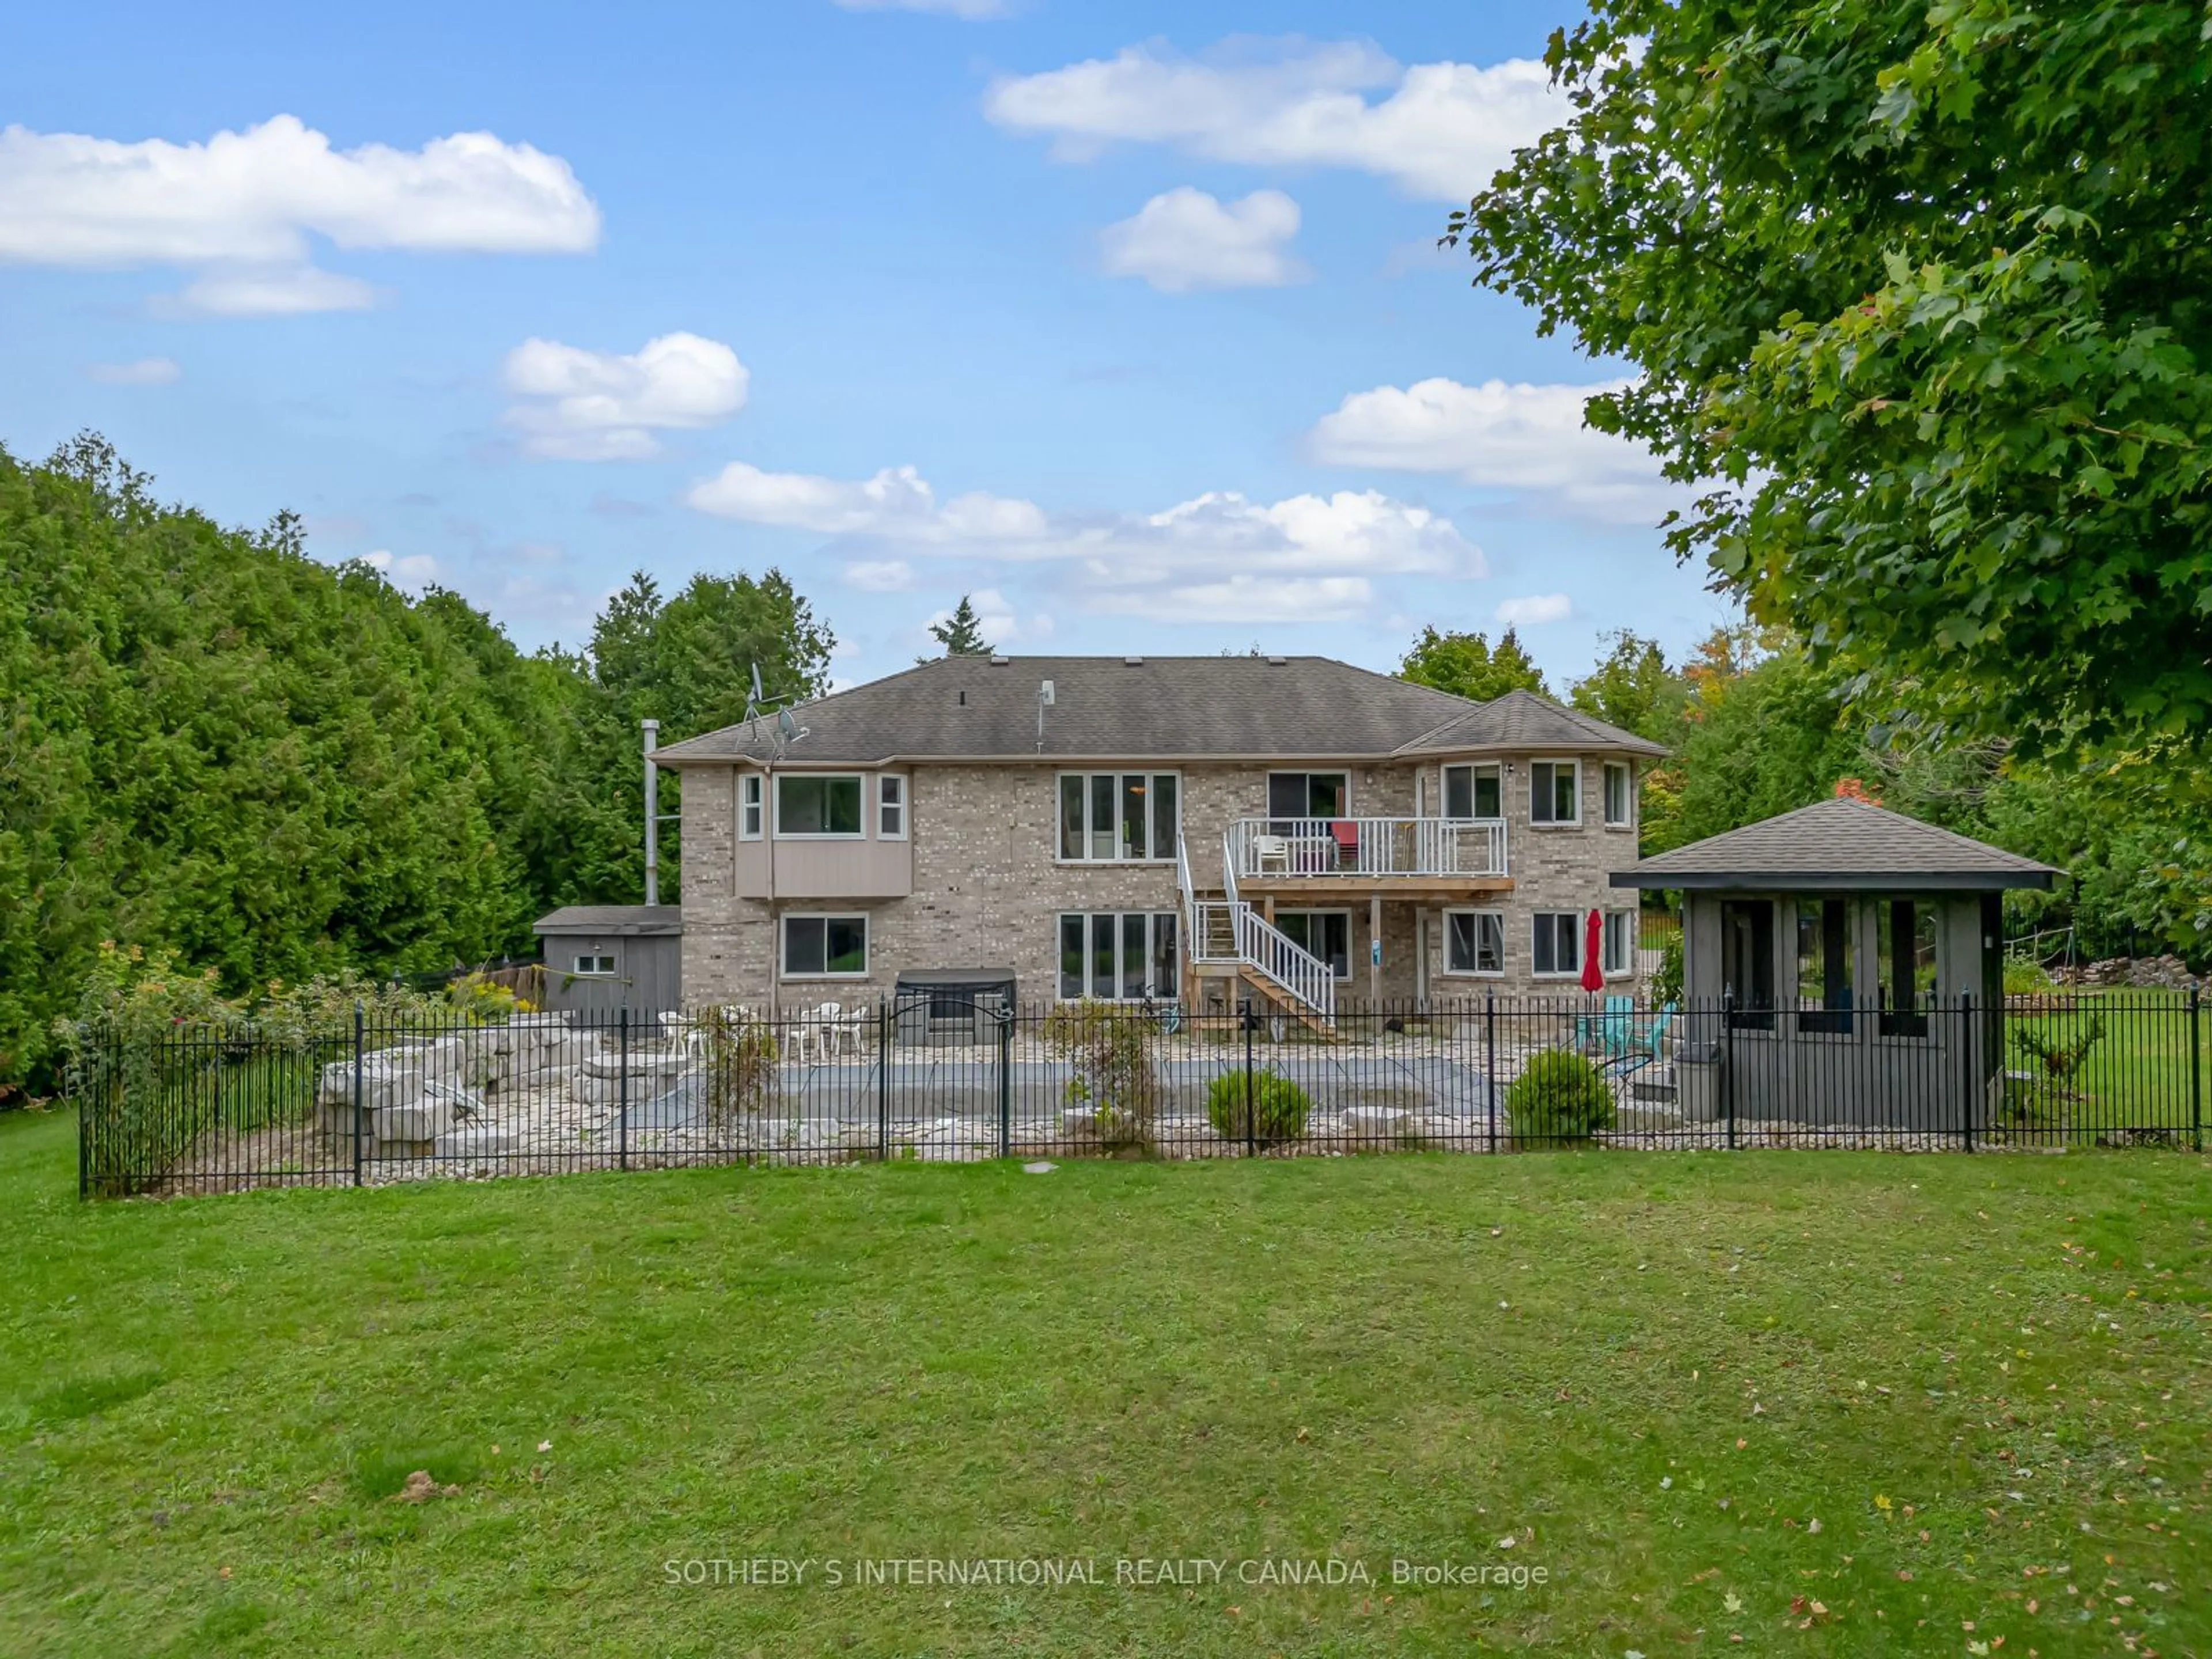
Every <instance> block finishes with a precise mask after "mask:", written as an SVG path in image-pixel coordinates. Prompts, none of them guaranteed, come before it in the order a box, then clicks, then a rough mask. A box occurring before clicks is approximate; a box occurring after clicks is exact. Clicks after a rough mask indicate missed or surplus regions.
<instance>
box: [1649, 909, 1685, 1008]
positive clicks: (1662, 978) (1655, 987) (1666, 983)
mask: <svg viewBox="0 0 2212 1659" xmlns="http://www.w3.org/2000/svg"><path fill="white" fill-rule="evenodd" d="M1651 996H1652V1000H1654V1001H1656V1002H1662V1003H1667V1002H1671V1003H1674V1004H1675V1005H1677V1006H1680V1003H1681V1000H1682V930H1681V929H1680V928H1679V927H1678V928H1676V929H1675V930H1674V932H1673V933H1669V934H1668V935H1667V942H1666V944H1664V945H1662V946H1660V948H1659V967H1658V970H1657V971H1656V973H1654V974H1653V975H1651Z"/></svg>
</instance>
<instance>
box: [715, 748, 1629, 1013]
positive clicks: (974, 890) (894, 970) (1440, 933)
mask: <svg viewBox="0 0 2212 1659" xmlns="http://www.w3.org/2000/svg"><path fill="white" fill-rule="evenodd" d="M1583 759H1584V764H1583V779H1582V783H1583V823H1582V824H1581V826H1580V827H1578V828H1572V829H1534V828H1532V827H1531V825H1530V823H1529V819H1528V762H1527V760H1526V759H1524V758H1519V757H1516V758H1514V759H1512V760H1510V761H1509V762H1507V764H1509V765H1510V766H1511V767H1512V772H1511V775H1509V776H1507V777H1506V778H1505V779H1504V786H1505V787H1504V800H1505V812H1506V821H1507V826H1508V828H1507V848H1508V857H1509V860H1510V866H1511V870H1512V874H1513V878H1514V883H1515V885H1514V889H1513V890H1512V891H1511V892H1510V894H1507V895H1505V896H1502V897H1501V898H1500V899H1498V901H1497V902H1495V903H1494V904H1492V905H1491V906H1490V907H1489V908H1496V909H1498V910H1501V911H1503V912H1504V917H1505V972H1504V975H1501V976H1498V977H1483V978H1475V977H1468V976H1462V975H1447V974H1446V973H1445V972H1444V971H1443V965H1444V929H1443V919H1442V908H1443V907H1442V906H1441V904H1439V903H1437V902H1433V901H1429V902H1424V903H1423V904H1421V905H1420V906H1419V907H1417V906H1416V905H1415V904H1413V903H1412V902H1407V901H1404V900H1386V902H1385V903H1384V905H1383V974H1382V976H1381V991H1382V994H1383V996H1384V997H1385V998H1387V999H1404V998H1411V997H1413V996H1414V995H1415V994H1417V992H1418V990H1419V985H1420V981H1421V969H1420V966H1419V962H1418V957H1419V954H1420V952H1419V951H1418V950H1417V948H1416V939H1417V936H1418V932H1417V930H1419V929H1420V928H1421V927H1422V925H1423V924H1422V923H1421V922H1420V921H1417V917H1425V933H1426V935H1427V940H1428V948H1427V955H1428V958H1429V960H1428V964H1427V984H1428V989H1429V994H1431V996H1432V997H1439V998H1441V997H1462V996H1465V997H1480V996H1481V995H1482V994H1484V993H1486V992H1490V991H1495V992H1497V993H1498V994H1501V995H1528V994H1540V995H1541V994H1570V993H1571V994H1577V995H1579V994H1580V992H1579V990H1578V989H1577V987H1576V986H1575V984H1574V981H1572V980H1571V979H1567V980H1552V979H1536V978H1534V976H1533V975H1532V974H1531V972H1530V969H1529V956H1530V931H1531V924H1530V920H1529V918H1530V916H1531V915H1532V914H1533V913H1534V912H1535V911H1537V910H1540V909H1554V908H1556V909H1564V910H1574V911H1577V913H1585V912H1587V911H1588V910H1589V908H1591V907H1592V906H1593V905H1595V906H1597V907H1599V908H1606V909H1613V908H1619V909H1622V910H1627V911H1633V909H1634V908H1635V895H1634V894H1633V893H1632V892H1629V891H1626V890H1614V889H1612V888H1609V887H1608V886H1607V884H1606V878H1607V875H1608V874H1609V873H1610V872H1612V871H1613V870H1616V869H1620V868H1625V867H1626V866H1627V865H1628V864H1630V863H1632V862H1633V861H1634V859H1635V856H1636V836H1635V831H1634V830H1633V829H1606V828H1604V827H1603V825H1602V823H1601V818H1602V816H1603V814H1602V811H1601V805H1602V798H1601V787H1602V785H1601V777H1600V769H1599V765H1598V757H1583ZM1060 770H1061V769H1060V767H1058V766H1056V765H1054V764H1050V763H1047V764H1042V765H1036V766H951V765H948V766H916V767H913V768H910V769H908V773H909V775H910V777H911V779H912V784H911V793H912V797H913V799H912V805H911V808H910V813H911V829H910V833H911V835H912V836H913V849H914V892H913V894H912V896H909V897H906V898H899V899H887V900H878V901H869V900H846V901H822V900H800V901H793V902H790V903H788V904H786V905H784V906H781V907H780V908H781V910H782V911H784V912H786V913H788V912H793V911H804V912H811V913H819V912H825V911H828V912H834V913H836V914H839V915H866V917H867V918H868V929H869V937H868V967H869V972H868V974H867V975H866V977H865V978H859V979H843V978H840V979H819V980H787V981H782V983H781V986H780V987H776V988H777V989H778V990H779V992H780V1000H781V1003H782V1004H783V1006H787V1007H790V1006H803V1005H809V1004H812V1003H815V1002H820V1001H828V1000H835V1001H840V1002H844V1003H847V1004H848V1005H849V1004H852V1003H854V1002H860V1003H872V1002H873V1000H875V999H876V998H877V997H878V996H887V995H889V994H890V991H891V989H892V987H893V986H894V985H895V983H896V981H897V978H898V975H899V974H900V973H901V972H902V970H906V969H962V968H994V969H995V968H1011V969H1012V970H1013V972H1014V975H1015V976H1016V980H1017V981H1018V987H1019V994H1020V995H1021V996H1022V998H1023V999H1024V1000H1030V999H1038V1000H1042V999H1046V998H1049V997H1051V996H1054V994H1057V990H1058V985H1059V954H1058V939H1059V932H1058V919H1059V917H1060V915H1061V914H1062V913H1063V912H1068V911H1080V912H1086V913H1097V912H1104V911H1127V910H1152V911H1172V910H1177V909H1179V908H1180V905H1181V899H1180V896H1179V893H1178V890H1177V888H1176V872H1175V866H1174V864H1173V862H1172V861H1171V860H1170V861H1165V862H1161V863H1147V864H1098V865H1091V864H1077V863H1060V862H1059V861H1057V860H1056V859H1055V857H1054V852H1055V837H1056V834H1057V829H1058V793H1057V791H1058V784H1057V780H1058V777H1059V775H1060ZM1176 770H1179V771H1180V773H1181V775H1182V824H1183V833H1184V837H1185V839H1186V841H1187V842H1188V846H1189V848H1190V857H1191V865H1192V874H1193V878H1194V881H1195V883H1196V884H1197V885H1198V887H1199V889H1200V890H1201V891H1215V890H1218V889H1219V888H1220V885H1221V879H1222V876H1221V852H1220V847H1221V832H1222V829H1224V827H1225V825H1226V824H1227V823H1228V822H1229V821H1230V820H1231V819H1232V818H1237V817H1261V816H1263V815H1264V814H1265V812H1266V811H1267V770H1268V769H1267V768H1266V767H1263V766H1247V767H1192V766H1185V767H1182V768H1178V769H1176ZM1350 770H1351V773H1352V811H1353V812H1354V813H1355V814H1359V815H1368V816H1387V815H1390V814H1395V813H1410V812H1411V811H1413V808H1414V805H1415V781H1414V779H1415V771H1416V769H1415V768H1413V767H1412V766H1409V765H1396V766H1380V765H1378V766H1375V767H1372V768H1370V767H1363V766H1358V765H1354V766H1353V767H1352V768H1351V769H1350ZM1419 770H1420V771H1421V772H1422V773H1423V774H1424V775H1423V777H1422V780H1421V783H1420V786H1419V787H1420V797H1419V799H1420V800H1421V801H1422V803H1423V804H1424V805H1425V810H1426V811H1429V812H1431V813H1433V812H1435V811H1437V808H1438V805H1439V804H1440V802H1441V801H1442V799H1443V795H1442V783H1441V779H1440V776H1439V773H1438V768H1437V765H1436V764H1435V763H1428V764H1426V765H1425V766H1424V767H1422V768H1420V769H1419ZM736 800H737V794H736V781H735V771H734V769H725V768H720V767H698V768H690V769H687V775H686V784H685V787H684V792H683V823H682V829H683V836H684V840H683V850H684V995H685V997H686V999H687V1000H691V1001H694V1002H700V1001H738V1002H744V1003H749V1004H752V1005H754V1006H766V1004H767V1003H768V1002H769V992H770V988H771V984H772V979H773V975H774V973H775V951H774V948H773V944H774V941H773V938H772V935H771V932H770V929H769V920H768V914H769V913H768V906H767V905H766V904H765V903H764V902H761V901H758V900H752V899H741V898H738V897H737V896H734V894H733V892H732V885H733V882H732V854H733V849H734V846H735V830H736ZM1278 908H1279V910H1280V909H1289V908H1303V907H1297V906H1294V905H1293V904H1291V902H1287V901H1279V902H1278ZM1311 908H1339V909H1348V910H1349V911H1350V912H1351V957H1352V977H1351V979H1350V980H1349V981H1345V982H1341V983H1340V986H1339V992H1340V995H1344V996H1347V997H1352V998H1356V999H1360V1000H1364V998H1365V997H1366V995H1367V994H1368V988H1369V984H1370V980H1369V970H1368V961H1369V945H1370V934H1369V908H1368V905H1367V902H1366V901H1365V900H1364V899H1356V900H1351V901H1346V900H1343V899H1335V900H1323V901H1319V902H1316V904H1315V905H1314V906H1313V907H1311ZM1613 988H1615V989H1618V990H1623V991H1625V990H1627V989H1629V988H1631V982H1630V981H1619V982H1618V983H1617V984H1616V985H1615V986H1614V987H1613Z"/></svg>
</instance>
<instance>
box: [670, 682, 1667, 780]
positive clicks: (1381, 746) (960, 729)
mask: <svg viewBox="0 0 2212 1659" xmlns="http://www.w3.org/2000/svg"><path fill="white" fill-rule="evenodd" d="M1044 680H1050V681H1052V682H1053V685H1054V694H1055V700H1054V706H1053V707H1052V708H1048V709H1047V710H1045V716H1044V742H1043V746H1042V749H1041V750H1040V748H1039V747H1038V743H1037V687H1038V684H1039V683H1040V682H1042V681H1044ZM1516 699H1525V702H1526V703H1527V704H1533V705H1534V708H1535V709H1536V710H1544V709H1548V710H1551V711H1552V712H1553V715H1555V716H1558V717H1560V718H1561V719H1563V720H1565V722H1567V724H1565V725H1559V724H1553V725H1552V726H1550V727H1549V728H1548V729H1547V730H1546V731H1545V732H1543V733H1542V735H1541V738H1531V739H1530V740H1529V742H1528V743H1527V744H1522V745H1520V746H1524V747H1537V748H1543V747H1552V746H1559V747H1565V748H1571V749H1573V750H1598V749H1607V750H1622V751H1625V752H1630V753H1636V754H1659V753H1663V752H1664V751H1663V750H1661V749H1660V748H1659V747H1658V745H1656V744H1647V743H1645V742H1644V740H1643V739H1642V738H1636V737H1632V736H1631V735H1630V734H1629V733H1627V732H1620V731H1616V730H1615V729H1614V728H1613V727H1611V726H1606V725H1604V724H1603V723H1602V722H1600V721H1596V720H1589V718H1588V717H1587V716H1584V715H1579V714H1569V712H1568V711H1566V710H1565V709H1560V708H1558V706H1557V705H1556V704H1553V703H1548V702H1545V701H1544V700H1543V699H1542V698H1540V697H1534V696H1528V694H1526V693H1516V694H1515V695H1514V696H1513V697H1510V698H1501V699H1500V700H1499V702H1500V703H1506V702H1513V703H1516V708H1515V709H1514V711H1512V713H1511V714H1510V718H1511V719H1512V720H1516V721H1518V722H1519V723H1520V724H1519V726H1516V730H1517V729H1520V728H1521V727H1524V726H1527V727H1532V726H1537V725H1541V724H1543V722H1542V721H1541V718H1540V716H1539V715H1538V714H1535V713H1534V711H1532V710H1530V709H1528V708H1524V707H1522V705H1521V704H1520V703H1519V702H1516ZM1497 707H1498V704H1496V703H1492V704H1483V703H1477V702H1469V701H1468V699H1466V698H1464V697H1456V696H1452V695H1451V694H1450V693H1449V692H1446V691H1438V690H1433V689H1431V687H1428V686H1425V685H1415V684H1411V683H1410V682H1407V681H1405V680H1401V679H1397V678H1393V677H1392V676H1390V675H1388V674H1378V673H1375V672H1373V671H1371V670H1369V669H1364V668H1355V667H1354V666H1352V665H1351V664H1350V663H1344V662H1338V661H1335V660H1334V659H1331V658H1328V657H1281V658H1271V657H1251V656H1232V657H1144V658H1141V659H1136V660H1134V661H1129V660H1126V659H1122V658H1120V657H1012V658H1000V659H994V658H989V657H943V658H939V659H935V660H933V661H931V662H927V663H924V664H922V665H920V666H919V667H915V668H909V669H908V670H906V671H903V672H902V673H897V674H892V675H889V676H887V677H886V678H883V679H880V680H872V681H871V682H869V683H868V684H866V685H858V686H854V688H853V689H852V690H848V691H840V692H837V693H836V694H834V695H832V696H827V697H823V698H822V699H821V700H820V701H819V702H811V703H806V704H803V705H801V706H800V707H799V708H794V709H793V710H792V717H793V720H796V721H797V722H798V723H799V725H800V726H805V728H806V729H807V736H806V738H805V740H804V741H803V742H801V743H799V744H798V745H796V746H795V747H794V748H793V750H791V752H790V756H789V763H791V764H793V765H825V764H828V765H835V764H840V763H842V764H848V765H849V764H854V763H866V764H874V763H884V762H888V761H894V760H931V759H935V760H953V759H960V760H1024V759H1030V758H1034V757H1036V756H1038V755H1039V754H1042V756H1043V757H1045V758H1047V759H1052V760H1065V759H1075V758H1082V759H1100V760H1107V759H1112V760H1122V759H1150V758H1162V759H1166V758H1200V757H1205V758H1227V757H1257V758H1279V759H1285V760H1288V759H1310V760H1321V759H1363V758H1364V759H1379V758H1381V757H1384V756H1389V755H1396V754H1401V753H1416V752H1418V753H1421V754H1429V753H1434V752H1437V751H1439V750H1457V749H1459V748H1462V747H1473V748H1484V747H1502V746H1504V739H1503V738H1493V737H1480V738H1476V737H1473V736H1471V738H1470V741H1469V742H1468V744H1460V743H1457V742H1439V741H1436V740H1435V739H1436V738H1437V734H1438V733H1440V732H1444V731H1447V730H1451V729H1455V728H1457V727H1459V726H1462V725H1465V724H1466V723H1467V722H1468V721H1469V720H1472V719H1474V718H1475V717H1479V716H1480V715H1482V714H1484V713H1485V712H1486V710H1488V709H1491V708H1497ZM767 725H768V723H767V722H766V721H763V733H765V732H766V729H767ZM1469 731H1470V733H1472V732H1474V728H1473V727H1470V728H1469ZM766 750H767V745H766V744H764V743H756V742H755V741H754V739H753V738H752V735H751V732H750V728H749V727H747V726H724V727H723V728H722V729H721V730H720V731H718V732H705V733H703V734H702V735H701V736H698V737H695V738H685V739H684V741H682V742H680V743H674V744H669V745H668V746H667V747H665V748H664V749H662V750H659V752H658V754H657V756H656V757H655V758H657V759H658V760H659V761H660V762H661V763H663V764H664V765H671V766H681V765H685V764H689V763H699V762H717V761H719V762H727V761H732V760H739V759H744V758H747V757H752V758H760V757H763V755H764V754H765V753H766Z"/></svg>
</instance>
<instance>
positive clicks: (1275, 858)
mask: <svg viewBox="0 0 2212 1659" xmlns="http://www.w3.org/2000/svg"><path fill="white" fill-rule="evenodd" d="M1252 854H1253V857H1254V858H1255V860H1257V861H1258V863H1259V866H1260V873H1261V875H1263V876H1264V875H1266V874H1267V873H1268V872H1270V871H1279V872H1281V873H1282V874H1284V875H1286V876H1287V875H1288V874H1290V873H1291V843H1290V842H1289V840H1288V839H1287V838H1285V837H1284V836H1253V837H1252Z"/></svg>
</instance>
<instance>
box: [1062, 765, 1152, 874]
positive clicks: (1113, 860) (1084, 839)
mask: <svg viewBox="0 0 2212 1659" xmlns="http://www.w3.org/2000/svg"><path fill="white" fill-rule="evenodd" d="M1070 778H1081V779H1082V780H1083V815H1084V817H1083V833H1082V835H1081V836H1080V837H1079V843H1078V844H1079V845H1080V846H1081V847H1082V848H1083V851H1082V852H1081V853H1080V854H1077V855H1076V856H1075V857H1073V858H1070V857H1069V856H1068V854H1067V780H1068V779H1070ZM1098 778H1111V779H1113V780H1114V799H1115V806H1116V811H1117V812H1118V811H1119V805H1120V802H1121V794H1122V791H1123V790H1124V789H1125V788H1126V787H1127V780H1128V779H1130V778H1142V779H1143V780H1144V781H1145V789H1146V803H1145V856H1144V857H1142V858H1140V859H1133V858H1124V857H1122V856H1121V821H1120V819H1119V817H1116V818H1115V851H1114V853H1113V854H1112V855H1111V856H1109V857H1107V858H1094V857H1093V856H1091V801H1092V800H1093V799H1094V798H1095V793H1096V790H1095V785H1094V782H1093V780H1095V779H1098ZM1163 778H1169V779H1172V780H1173V781H1174V782H1175V823H1173V824H1172V825H1170V834H1169V836H1168V838H1167V839H1168V845H1167V846H1166V848H1161V847H1159V846H1158V845H1157V843H1158V841H1159V840H1160V825H1159V814H1158V811H1157V810H1156V809H1155V807H1154V806H1153V804H1152V799H1151V792H1152V791H1153V790H1155V789H1157V788H1158V787H1159V785H1160V780H1161V779H1163ZM1182 800H1183V794H1182V773H1180V772H1161V771H1152V770H1149V769H1147V770H1144V771H1133V770H1132V771H1123V770H1119V769H1116V770H1114V771H1104V770H1098V771H1089V772H1073V771H1070V772H1057V773H1054V775H1053V780H1052V860H1053V862H1054V864H1091V865H1134V866H1143V865H1147V864H1173V863H1174V862H1175V861H1176V853H1175V840H1176V837H1177V836H1181V835H1182Z"/></svg>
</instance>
